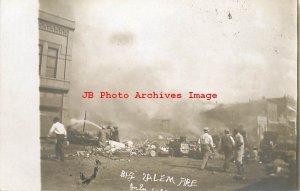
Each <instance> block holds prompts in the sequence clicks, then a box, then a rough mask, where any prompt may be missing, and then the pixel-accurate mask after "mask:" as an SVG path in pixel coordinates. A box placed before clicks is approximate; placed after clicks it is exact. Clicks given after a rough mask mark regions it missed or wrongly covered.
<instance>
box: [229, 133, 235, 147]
mask: <svg viewBox="0 0 300 191" xmlns="http://www.w3.org/2000/svg"><path fill="white" fill-rule="evenodd" d="M230 140H231V142H232V145H233V146H235V141H234V139H233V137H232V136H231V135H230Z"/></svg>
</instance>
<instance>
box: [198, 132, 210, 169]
mask: <svg viewBox="0 0 300 191" xmlns="http://www.w3.org/2000/svg"><path fill="white" fill-rule="evenodd" d="M203 131H204V134H203V135H201V136H200V139H199V140H198V143H199V144H200V146H201V151H202V152H203V159H202V163H201V167H200V168H201V170H204V169H205V167H206V165H207V161H208V158H209V156H210V155H211V154H212V153H213V152H214V148H213V145H214V143H213V139H212V137H211V135H210V134H208V132H209V128H208V127H205V128H204V129H203Z"/></svg>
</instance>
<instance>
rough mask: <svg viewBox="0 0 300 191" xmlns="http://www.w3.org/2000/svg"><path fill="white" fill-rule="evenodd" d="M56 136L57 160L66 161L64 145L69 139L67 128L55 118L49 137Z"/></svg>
mask: <svg viewBox="0 0 300 191" xmlns="http://www.w3.org/2000/svg"><path fill="white" fill-rule="evenodd" d="M53 133H55V135H56V145H55V154H56V158H57V160H60V161H64V150H63V143H64V140H65V139H67V131H66V129H65V126H64V125H63V124H62V123H60V122H59V118H58V117H55V118H54V119H53V125H52V127H51V129H50V131H49V133H48V137H51V136H52V134H53Z"/></svg>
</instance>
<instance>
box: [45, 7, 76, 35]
mask: <svg viewBox="0 0 300 191" xmlns="http://www.w3.org/2000/svg"><path fill="white" fill-rule="evenodd" d="M39 19H40V20H44V21H48V22H51V23H55V24H58V25H61V26H64V27H66V28H69V29H72V30H75V21H73V20H71V19H67V18H64V17H61V16H58V15H54V14H52V13H48V12H46V11H43V10H39Z"/></svg>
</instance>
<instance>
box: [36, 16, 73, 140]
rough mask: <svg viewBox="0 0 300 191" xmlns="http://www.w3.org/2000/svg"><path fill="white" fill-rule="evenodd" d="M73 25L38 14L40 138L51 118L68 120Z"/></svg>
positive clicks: (48, 126)
mask: <svg viewBox="0 0 300 191" xmlns="http://www.w3.org/2000/svg"><path fill="white" fill-rule="evenodd" d="M74 29H75V22H74V21H71V20H69V19H66V18H62V17H59V16H57V15H53V14H50V13H46V12H44V11H40V12H39V76H40V87H39V89H40V115H41V116H40V120H41V121H40V122H41V126H40V128H41V129H40V133H41V134H40V136H41V137H44V136H46V135H47V133H48V130H49V128H50V127H51V124H52V119H53V118H54V117H59V118H60V119H61V120H62V121H63V122H64V121H65V120H66V118H68V108H69V94H68V93H69V89H70V70H71V62H72V41H73V32H74Z"/></svg>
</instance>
